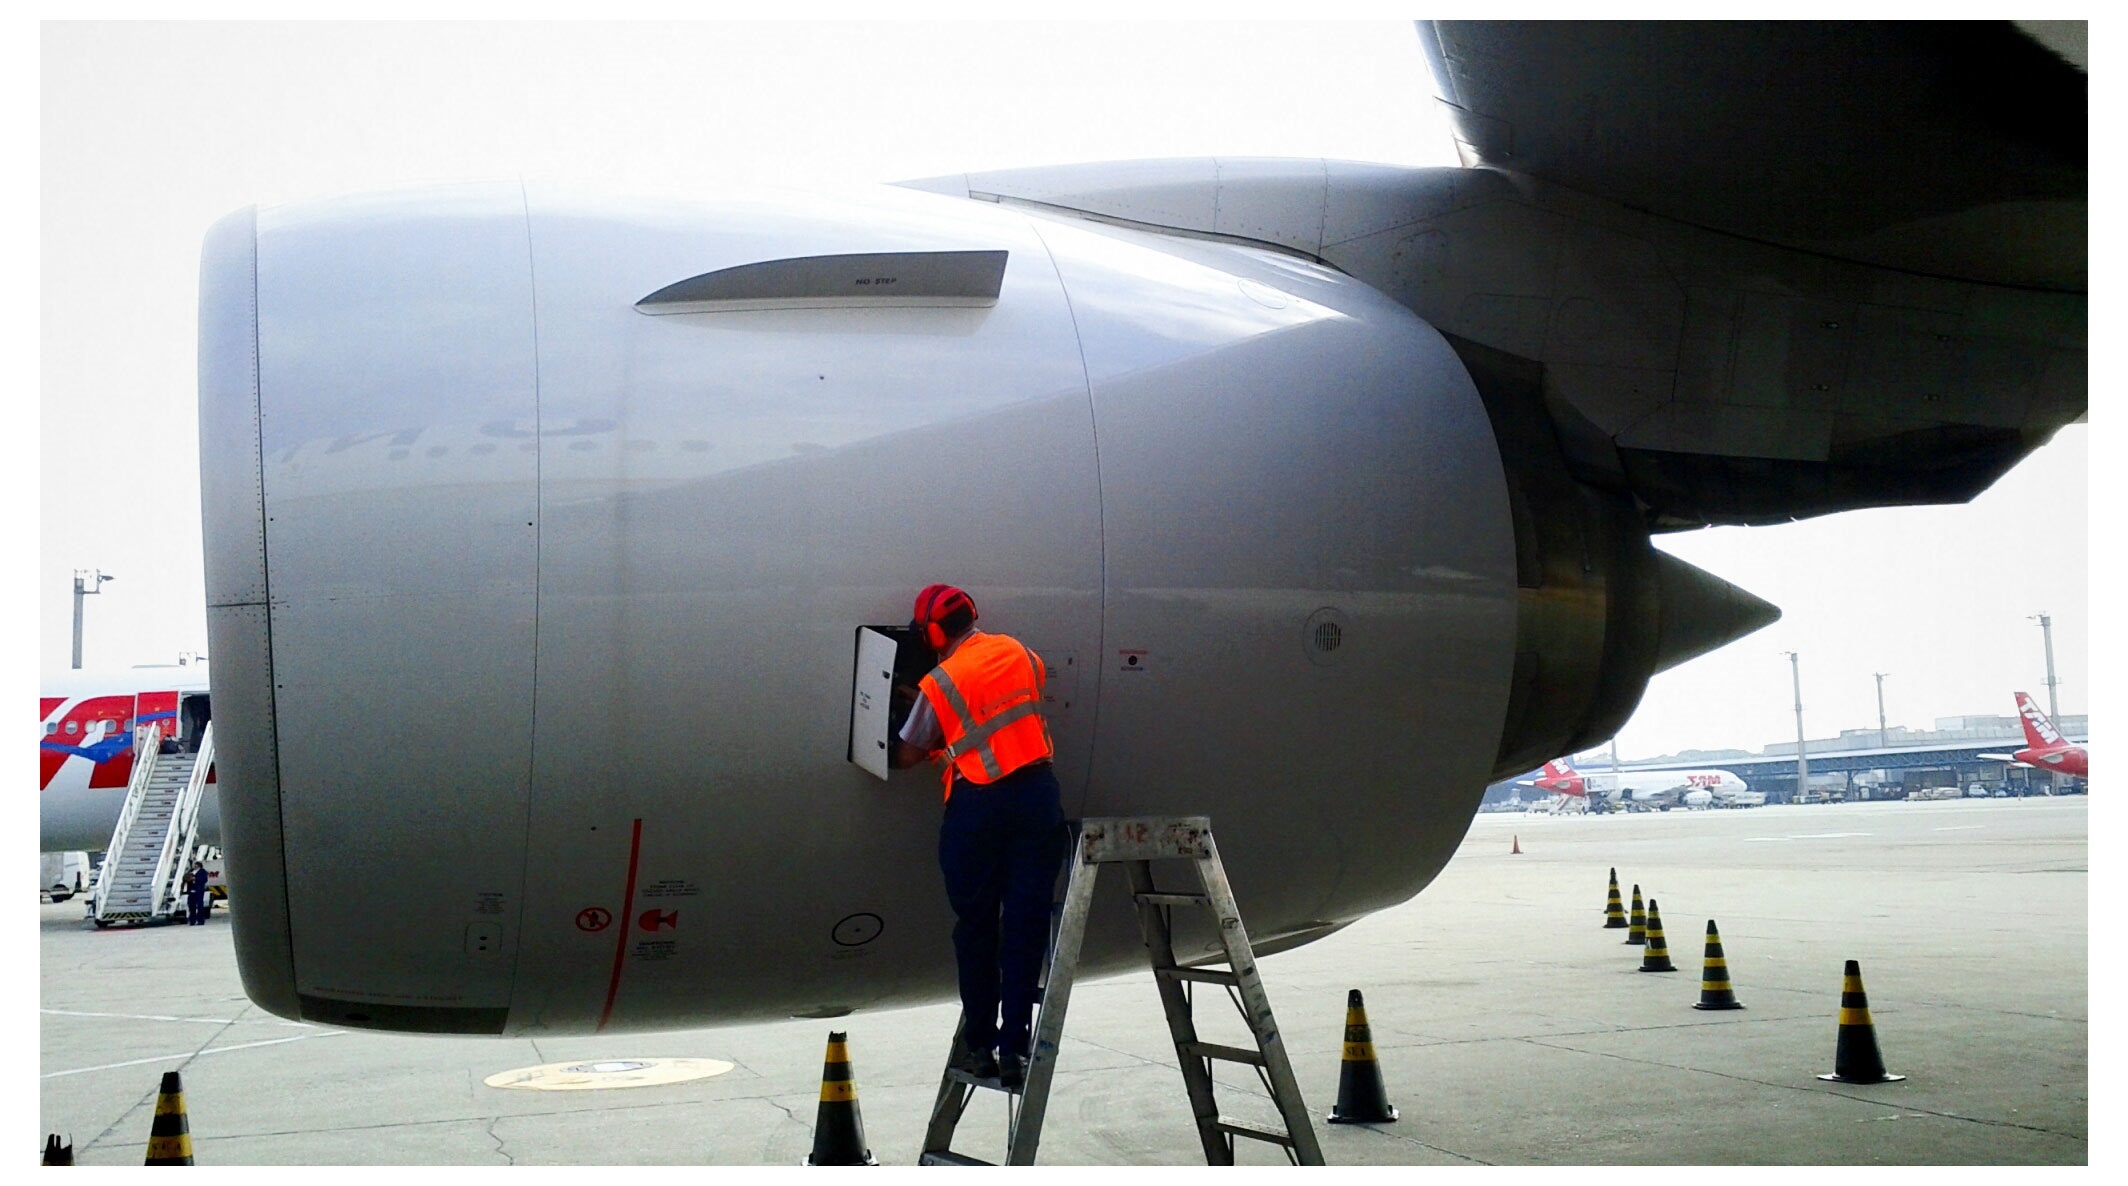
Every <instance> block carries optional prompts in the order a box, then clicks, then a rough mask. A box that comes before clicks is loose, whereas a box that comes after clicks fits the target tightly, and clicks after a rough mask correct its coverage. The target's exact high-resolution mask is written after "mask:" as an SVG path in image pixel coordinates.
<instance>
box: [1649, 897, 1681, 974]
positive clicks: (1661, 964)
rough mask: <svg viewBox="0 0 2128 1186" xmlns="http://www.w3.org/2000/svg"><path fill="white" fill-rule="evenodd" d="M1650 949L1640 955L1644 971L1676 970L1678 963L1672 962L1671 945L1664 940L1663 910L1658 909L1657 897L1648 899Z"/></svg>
mask: <svg viewBox="0 0 2128 1186" xmlns="http://www.w3.org/2000/svg"><path fill="white" fill-rule="evenodd" d="M1647 946H1648V950H1647V952H1646V953H1645V954H1644V955H1642V956H1641V957H1640V970H1641V971H1643V972H1675V971H1677V965H1676V964H1673V963H1671V962H1670V945H1669V944H1667V943H1665V942H1663V937H1662V911H1660V910H1658V909H1656V907H1655V899H1653V898H1649V899H1648V944H1647Z"/></svg>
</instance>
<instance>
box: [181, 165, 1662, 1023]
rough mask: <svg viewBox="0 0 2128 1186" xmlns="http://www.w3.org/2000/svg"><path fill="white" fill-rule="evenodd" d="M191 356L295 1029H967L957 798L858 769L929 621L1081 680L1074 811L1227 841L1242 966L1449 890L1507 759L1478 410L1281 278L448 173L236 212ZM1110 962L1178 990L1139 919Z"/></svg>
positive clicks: (1096, 929)
mask: <svg viewBox="0 0 2128 1186" xmlns="http://www.w3.org/2000/svg"><path fill="white" fill-rule="evenodd" d="M200 337H201V352H200V358H201V362H200V399H201V408H200V418H201V457H202V490H203V495H202V497H203V504H204V515H205V546H206V562H207V583H208V590H207V592H208V617H209V634H210V640H211V649H212V653H213V655H214V657H215V664H214V669H213V681H214V689H213V690H214V699H215V712H216V731H217V736H218V744H219V747H220V752H219V770H220V778H221V787H222V792H221V794H222V811H223V820H224V828H223V831H224V837H225V847H226V850H227V856H228V866H229V870H230V872H229V879H230V881H231V883H232V885H234V886H236V887H237V889H238V890H239V891H240V892H241V894H242V901H243V910H242V912H241V914H240V916H239V917H238V921H237V931H236V937H237V951H238V956H239V961H240V965H241V968H242V971H243V976H244V982H245V986H246V990H247V992H249V993H250V994H251V996H252V998H253V999H254V1000H256V1001H258V1002H259V1003H260V1004H261V1005H263V1006H265V1007H267V1008H269V1009H271V1010H273V1011H275V1012H277V1013H280V1014H282V1015H284V1016H290V1017H304V1018H309V1019H313V1020H318V1021H324V1022H329V1023H334V1024H340V1025H353V1026H371V1027H376V1028H385V1029H397V1030H415V1031H436V1032H470V1033H523V1034H534V1033H558V1032H577V1031H588V1030H599V1029H646V1028H670V1027H676V1026H687V1025H700V1024H705V1023H711V1022H718V1021H736V1020H746V1019H756V1018H781V1017H785V1016H790V1015H804V1016H834V1015H838V1014H840V1013H845V1012H848V1011H851V1010H853V1009H858V1008H867V1007H880V1006H889V1005H896V1004H911V1003H921V1002H930V1001H938V1000H944V999H949V998H950V997H951V996H952V993H953V966H952V955H951V949H950V943H949V938H948V936H949V930H950V925H951V921H950V918H951V916H950V913H949V911H948V909H947V905H946V901H945V896H944V893H943V892H942V889H941V887H940V885H939V875H938V873H937V869H936V861H935V852H936V828H937V820H938V813H939V810H940V808H939V805H938V804H939V797H938V785H937V775H936V773H935V772H933V771H930V770H917V771H904V772H899V773H897V774H896V775H895V776H894V777H893V778H892V779H891V780H890V781H888V782H884V783H883V782H880V781H879V780H877V779H875V778H874V777H872V776H871V775H868V774H866V773H864V772H863V771H861V770H859V769H858V768H857V767H856V766H854V765H852V764H851V763H850V762H848V761H847V760H846V750H847V742H848V737H849V728H850V707H849V706H850V688H851V680H852V675H853V671H852V664H853V649H852V648H853V634H854V631H855V629H856V628H857V627H858V626H860V625H863V624H893V623H899V622H903V621H905V620H906V619H907V617H908V613H909V600H910V597H911V596H912V594H913V593H914V591H915V590H917V589H918V588H920V587H922V586H923V585H925V584H928V583H930V582H932V581H950V582H952V583H955V584H958V585H961V586H963V587H965V588H967V589H969V590H970V591H971V592H972V593H973V594H974V596H975V598H976V601H977V604H978V605H979V607H980V610H981V615H982V624H983V625H984V626H985V627H986V628H991V629H996V630H1000V631H1004V632H1006V633H1009V634H1012V635H1014V636H1016V637H1018V638H1020V639H1022V640H1023V641H1025V642H1027V643H1028V644H1029V645H1030V646H1032V647H1034V648H1035V649H1036V650H1037V651H1039V652H1040V653H1041V654H1042V655H1043V656H1044V657H1045V659H1046V660H1047V661H1048V663H1049V666H1050V668H1051V669H1052V671H1053V672H1055V673H1056V675H1055V676H1054V678H1053V681H1052V685H1051V689H1050V690H1051V699H1050V702H1049V703H1048V704H1047V705H1046V709H1047V712H1048V715H1049V719H1050V722H1051V728H1052V732H1053V734H1054V736H1055V739H1056V742H1057V746H1058V752H1057V759H1056V760H1057V766H1058V775H1059V778H1060V780H1061V782H1062V784H1063V786H1064V789H1065V804H1064V806H1065V810H1066V813H1067V814H1068V815H1072V816H1075V817H1079V816H1102V815H1151V814H1169V813H1173V814H1205V815H1209V816H1210V817H1211V818H1212V820H1213V824H1214V827H1215V829H1216V830H1217V832H1218V835H1219V841H1220V848H1221V852H1222V855H1223V856H1224V858H1225V859H1226V862H1227V864H1228V868H1229V873H1230V875H1231V877H1232V880H1233V883H1234V885H1235V887H1236V891H1237V894H1238V896H1239V898H1240V901H1241V903H1242V905H1243V908H1244V911H1245V912H1246V915H1247V917H1248V922H1249V927H1250V930H1251V934H1252V936H1253V937H1255V938H1256V940H1257V945H1258V948H1259V950H1267V951H1268V950H1277V949H1278V948H1280V947H1282V946H1291V945H1294V944H1297V943H1301V942H1306V941H1307V940H1309V939H1311V938H1315V937H1319V936H1321V935H1323V934H1327V933H1329V932H1330V931H1332V930H1335V929H1336V928H1338V927H1340V926H1343V925H1345V924H1347V923H1349V922H1351V921H1352V920H1354V919H1356V918H1359V917H1361V916H1363V915H1364V914H1366V913H1368V912H1370V911H1373V910H1376V909H1379V908H1381V907H1383V906H1387V905H1390V904H1393V903H1396V902H1399V901H1402V900H1405V899H1407V898H1409V897H1410V896H1411V895H1412V894H1414V893H1416V892H1418V890H1419V889H1420V888H1422V887H1423V886H1424V885H1425V884H1426V883H1427V882H1428V881H1429V880H1431V879H1432V878H1433V876H1434V875H1435V874H1436V873H1438V872H1439V870H1440V869H1441V867H1442V866H1443V865H1444V864H1445V863H1446V862H1447V860H1448V858H1449V856H1450V855H1451V854H1452V853H1453V852H1454V850H1455V848H1456V846H1457V844H1458V842H1459V841H1460V840H1461V838H1462V835H1463V833H1464V830H1465V829H1466V827H1467V826H1468V824H1469V821H1470V819H1471V816H1472V813H1473V812H1474V810H1475V808H1476V805H1477V803H1478V800H1479V798H1480V796H1481V795H1482V793H1483V790H1484V786H1485V784H1486V782H1487V781H1488V778H1489V777H1490V776H1491V774H1492V771H1493V768H1494V765H1495V761H1496V758H1497V757H1499V756H1500V751H1501V749H1502V740H1501V739H1502V737H1503V732H1504V730H1505V727H1506V726H1505V722H1506V719H1507V715H1508V710H1509V699H1510V691H1511V688H1513V687H1514V686H1515V683H1516V678H1517V676H1516V672H1517V666H1518V650H1523V649H1524V648H1522V647H1521V646H1520V645H1519V644H1518V630H1526V629H1527V621H1528V620H1529V619H1530V617H1531V613H1530V609H1529V607H1528V605H1527V604H1526V603H1527V601H1528V597H1527V596H1526V595H1525V594H1524V593H1522V592H1518V578H1517V539H1516V520H1515V516H1514V515H1513V514H1511V509H1510V495H1509V489H1508V482H1507V478H1506V476H1505V474H1504V471H1503V465H1502V458H1501V452H1500V448H1499V446H1498V444H1497V443H1496V440H1495V435H1494V429H1493V425H1492V422H1491V420H1490V419H1489V417H1488V411H1487V407H1486V405H1485V402H1484V401H1483V400H1482V399H1481V398H1480V396H1479V393H1478V391H1477V389H1476V387H1475V386H1474V384H1473V381H1472V378H1471V375H1470V373H1469V371H1468V370H1467V369H1466V366H1465V364H1464V362H1463V361H1462V360H1460V359H1459V357H1458V355H1457V353H1456V352H1455V350H1454V349H1453V348H1452V347H1451V345H1450V344H1449V343H1448V342H1446V341H1444V339H1443V338H1442V336H1441V335H1439V334H1437V333H1436V332H1434V331H1433V330H1432V329H1430V328H1429V327H1428V326H1426V325H1425V324H1423V323H1422V322H1421V321H1419V320H1418V319H1417V318H1416V317H1414V316H1413V315H1412V314H1411V313H1410V312H1408V311H1407V310H1405V309H1404V308H1402V307H1400V306H1398V305H1397V304H1395V303H1393V302H1392V301H1390V300H1389V299H1387V298H1386V297H1384V296H1382V295H1381V294H1380V293H1378V292H1377V291H1375V290H1374V289H1372V288H1369V287H1367V286H1366V285H1363V284H1361V283H1359V282H1357V281H1355V280H1352V279H1351V278H1349V277H1347V276H1345V275H1343V274H1342V273H1339V272H1337V271H1335V270H1333V269H1330V268H1327V267H1324V266H1321V265H1319V264H1316V263H1313V262H1310V261H1307V260H1304V259H1300V258H1296V257H1295V256H1292V255H1289V254H1285V253H1282V252H1279V251H1275V250H1269V249H1260V248H1254V247H1248V246H1241V245H1235V244H1231V243H1221V242H1210V241H1204V240H1198V239H1190V238H1182V237H1174V236H1166V235H1160V234H1154V233H1149V232H1146V231H1143V230H1137V229H1127V228H1121V227H1114V226H1104V225H1101V224H1098V223H1093V222H1087V221H1080V220H1074V219H1069V218H1049V217H1044V216H1041V215H1037V214H1031V213H1027V212H1023V211H1015V210H1010V209H1001V208H998V207H996V206H993V205H989V204H984V203H975V202H967V201H956V200H953V199H949V198H944V197H940V196H937V195H932V194H923V193H914V192H909V191H903V190H894V189H887V188H881V189H879V190H878V191H875V192H869V193H865V194H862V195H858V196H854V197H848V198H815V197H807V196H802V195H794V194H784V193H768V194H737V195H732V196H729V197H727V198H724V199H721V200H719V201H717V202H715V203H704V204H683V203H663V202H650V201H617V200H611V199H603V198H591V197H585V196H581V195H575V194H570V193H565V192H560V191H550V190H542V189H537V188H529V189H528V188H525V187H520V186H518V185H514V184H513V185H484V186H467V187H458V188H448V189H439V190H431V191H421V192H414V193H408V194H403V195H388V196H373V197H361V198H352V199H347V200H342V201H334V202H325V203H318V204H312V205H303V206H295V207H287V208H279V209H262V210H258V211H249V210H247V211H243V212H240V213H238V214H235V215H232V216H231V217H230V218H228V219H226V220H224V221H223V222H222V223H221V224H219V225H218V226H217V227H216V228H215V229H214V230H213V231H212V232H211V234H210V236H209V238H208V241H207V244H206V249H205V257H204V263H203V274H202V282H201V334H200ZM1640 547H1641V549H1642V550H1643V551H1644V550H1645V547H1646V545H1645V536H1644V534H1643V535H1642V536H1641V539H1640ZM1524 550H1525V551H1528V549H1524ZM1541 550H1542V549H1540V551H1541ZM1526 567H1527V566H1526V564H1525V568H1526ZM1643 584H1645V582H1643ZM1576 604H1577V607H1580V608H1577V609H1576V610H1575V612H1577V613H1582V612H1585V611H1586V607H1585V606H1582V605H1581V603H1578V602H1577V603H1576ZM1596 612H1597V613H1598V614H1599V615H1601V614H1602V613H1603V610H1602V607H1601V605H1600V604H1599V605H1597V607H1596ZM1635 620H1636V621H1637V620H1638V619H1635ZM1518 623H1520V624H1521V625H1518ZM1656 626H1657V624H1656V623H1654V622H1648V623H1646V629H1649V630H1653V629H1656ZM1599 633H1600V631H1599ZM1652 645H1653V644H1652V643H1649V644H1648V645H1646V646H1642V647H1641V648H1640V651H1641V652H1647V651H1648V650H1649V649H1650V648H1651V647H1652ZM1600 649H1601V648H1600V647H1599V650H1600ZM1629 649H1630V648H1629ZM1522 662H1523V664H1524V665H1525V666H1526V665H1527V660H1526V659H1525V660H1523V661H1522ZM1598 666H1599V667H1600V664H1599V665H1598ZM1644 670H1645V665H1643V670H1642V673H1641V674H1638V675H1636V676H1634V677H1633V680H1632V682H1633V687H1632V688H1631V689H1630V692H1631V696H1632V698H1634V699H1637V697H1638V689H1639V685H1640V684H1641V683H1644V682H1645V678H1646V677H1645V674H1644ZM1584 674H1585V673H1584ZM1531 686H1533V687H1534V686H1536V685H1531ZM1524 699H1527V696H1525V697H1524ZM1581 700H1582V701H1583V702H1586V701H1587V700H1588V696H1587V695H1584V696H1582V698H1581ZM1627 707H1628V708H1630V703H1628V705H1627ZM1534 711H1537V710H1536V709H1533V708H1531V707H1530V706H1529V705H1527V704H1524V705H1521V706H1520V707H1518V713H1521V714H1522V715H1523V716H1524V717H1527V716H1528V715H1529V713H1531V712H1534ZM1562 711H1564V710H1562ZM1572 711H1573V713H1578V714H1580V715H1578V716H1574V717H1573V721H1570V722H1568V723H1567V724H1564V725H1561V726H1559V727H1558V728H1556V729H1554V732H1556V733H1558V734H1560V735H1562V736H1563V735H1567V734H1571V733H1574V732H1575V731H1576V728H1577V726H1576V725H1575V724H1574V722H1579V721H1583V720H1585V719H1587V717H1588V712H1587V710H1586V704H1585V703H1581V704H1580V705H1578V706H1577V707H1575V708H1574V709H1573V710H1572ZM1569 715H1572V714H1569ZM1531 727H1532V726H1531V725H1530V723H1529V721H1528V720H1524V721H1523V723H1522V725H1521V726H1519V728H1521V729H1522V730H1523V732H1524V734H1527V733H1528V731H1529V729H1530V728H1531ZM1087 943H1088V946H1087V954H1086V957H1085V967H1086V968H1087V970H1088V971H1091V972H1095V973H1098V972H1102V971H1110V970H1119V969H1124V968H1130V967H1136V966H1138V965H1139V963H1140V961H1141V960H1142V952H1141V949H1140V945H1139V940H1138V938H1137V935H1136V931H1135V926H1134V924H1133V923H1132V921H1131V918H1130V916H1129V914H1128V912H1127V911H1125V910H1123V909H1122V908H1121V907H1120V904H1119V903H1118V902H1110V903H1109V904H1108V905H1107V906H1097V911H1096V916H1095V919H1094V922H1093V925H1092V926H1091V928H1090V930H1089V934H1088V940H1087ZM1193 943H1194V944H1198V945H1199V948H1200V949H1202V950H1207V951H1209V950H1211V949H1213V947H1214V941H1213V939H1212V937H1211V936H1210V935H1209V934H1208V933H1191V932H1184V933H1183V935H1182V936H1181V937H1180V941H1178V951H1187V950H1191V949H1192V948H1191V944H1193ZM1185 958H1188V957H1187V956H1185Z"/></svg>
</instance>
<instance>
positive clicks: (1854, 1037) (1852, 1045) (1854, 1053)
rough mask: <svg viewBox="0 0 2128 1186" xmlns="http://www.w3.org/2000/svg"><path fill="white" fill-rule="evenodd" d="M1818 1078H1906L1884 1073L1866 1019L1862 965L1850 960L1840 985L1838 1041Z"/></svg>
mask: <svg viewBox="0 0 2128 1186" xmlns="http://www.w3.org/2000/svg"><path fill="white" fill-rule="evenodd" d="M1818 1078H1820V1079H1824V1080H1827V1081H1829V1082H1833V1083H1897V1082H1899V1081H1900V1080H1901V1079H1904V1078H1906V1076H1904V1075H1888V1074H1885V1072H1884V1056H1883V1055H1881V1054H1879V1053H1877V1026H1876V1023H1875V1022H1872V1021H1871V1020H1870V1019H1869V994H1867V993H1865V992H1863V991H1862V965H1861V964H1859V963H1856V962H1855V961H1854V960H1849V961H1847V978H1846V980H1845V981H1844V982H1842V984H1841V985H1840V1044H1839V1046H1838V1047H1837V1048H1836V1049H1835V1050H1834V1051H1833V1056H1832V1074H1830V1075H1820V1076H1818Z"/></svg>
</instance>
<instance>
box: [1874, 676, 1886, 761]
mask: <svg viewBox="0 0 2128 1186" xmlns="http://www.w3.org/2000/svg"><path fill="white" fill-rule="evenodd" d="M1871 674H1873V675H1875V676H1876V677H1877V748H1878V749H1883V748H1884V677H1885V676H1887V675H1890V674H1891V672H1889V671H1878V672H1872V673H1871Z"/></svg>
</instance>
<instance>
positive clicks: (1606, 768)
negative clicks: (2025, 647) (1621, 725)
mask: <svg viewBox="0 0 2128 1186" xmlns="http://www.w3.org/2000/svg"><path fill="white" fill-rule="evenodd" d="M2059 725H2060V728H2061V731H2062V735H2063V736H2064V737H2067V738H2068V739H2069V740H2071V741H2075V742H2078V743H2085V742H2087V741H2088V740H2089V738H2090V717H2089V716H2087V715H2075V716H2064V717H2062V718H2061V720H2060V722H2059ZM2024 744H2025V739H2024V727H2023V725H2022V724H2021V723H2020V721H2019V719H2018V718H2017V717H2014V716H1963V717H1939V718H1937V720H1936V723H1935V728H1933V729H1925V730H1924V729H1908V728H1905V727H1903V726H1899V727H1893V728H1889V729H1884V730H1881V731H1880V730H1877V729H1843V730H1841V732H1840V735H1839V736H1838V737H1828V738H1815V739H1812V740H1810V741H1808V742H1806V743H1805V749H1804V757H1805V759H1806V761H1807V764H1808V766H1809V772H1810V785H1809V786H1808V787H1807V788H1804V789H1803V790H1802V791H1801V792H1799V791H1798V789H1797V786H1796V743H1795V742H1793V741H1782V742H1773V743H1770V744H1768V745H1767V746H1765V747H1764V748H1763V749H1761V750H1759V751H1758V752H1755V753H1754V752H1751V751H1747V750H1737V749H1721V750H1685V751H1683V752H1682V753H1677V754H1666V755H1664V756H1662V757H1659V758H1652V759H1643V760H1635V761H1630V762H1620V763H1619V764H1618V766H1617V769H1618V770H1619V771H1621V772H1643V771H1660V770H1678V771H1684V770H1695V769H1705V768H1708V767H1719V768H1721V769H1723V770H1727V771H1729V772H1731V773H1733V774H1735V775H1736V776H1737V777H1739V778H1741V779H1743V780H1744V781H1745V782H1746V783H1748V784H1749V785H1750V787H1751V789H1752V790H1754V791H1764V792H1765V794H1766V802H1767V803H1768V804H1769V805H1771V804H1775V803H1793V802H1817V801H1859V800H1869V799H1904V798H1907V797H1909V796H1916V795H1920V794H1922V793H1924V792H1933V793H1935V794H1939V795H1940V794H1942V793H1943V789H1944V788H1955V790H1956V791H1957V793H1959V794H1962V795H1973V794H1975V793H1977V794H1980V795H1986V796H1994V795H1996V794H1997V793H2000V794H2002V795H2005V796H2011V797H2016V796H2022V795H2044V794H2071V793H2079V792H2081V791H2083V790H2084V786H2083V780H2082V779H2078V778H2073V777H2070V776H2067V775H2063V774H2055V773H2051V772H2049V771H2044V770H2034V769H2031V768H2029V767H2025V766H2018V765H2013V764H2011V763H2009V762H2004V761H2000V760H1998V759H1995V758H1984V757H1981V755H1982V754H2004V753H2010V752H2012V751H2015V750H2017V749H2020V748H2022V747H2023V746H2024ZM1574 765H1575V767H1576V768H1577V769H1579V770H1581V771H1582V772H1584V773H1587V774H1594V775H1602V774H1606V773H1609V772H1610V771H1611V769H1612V766H1611V755H1610V751H1609V750H1608V749H1602V750H1593V751H1591V752H1589V753H1586V754H1579V755H1576V756H1575V758H1574ZM1531 777H1533V775H1529V774H1525V775H1518V776H1517V777H1516V778H1513V779H1508V780H1505V781H1503V782H1498V783H1495V784H1493V785H1492V786H1490V787H1488V788H1487V789H1486V792H1485V804H1486V806H1488V807H1492V806H1495V805H1505V804H1508V803H1511V802H1513V801H1515V800H1517V799H1519V800H1521V801H1522V802H1529V801H1531V800H1533V799H1543V798H1544V797H1545V794H1544V792H1543V791H1539V790H1535V789H1534V788H1531V787H1527V786H1521V785H1519V784H1520V783H1521V782H1522V781H1524V780H1527V779H1529V778H1531Z"/></svg>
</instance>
